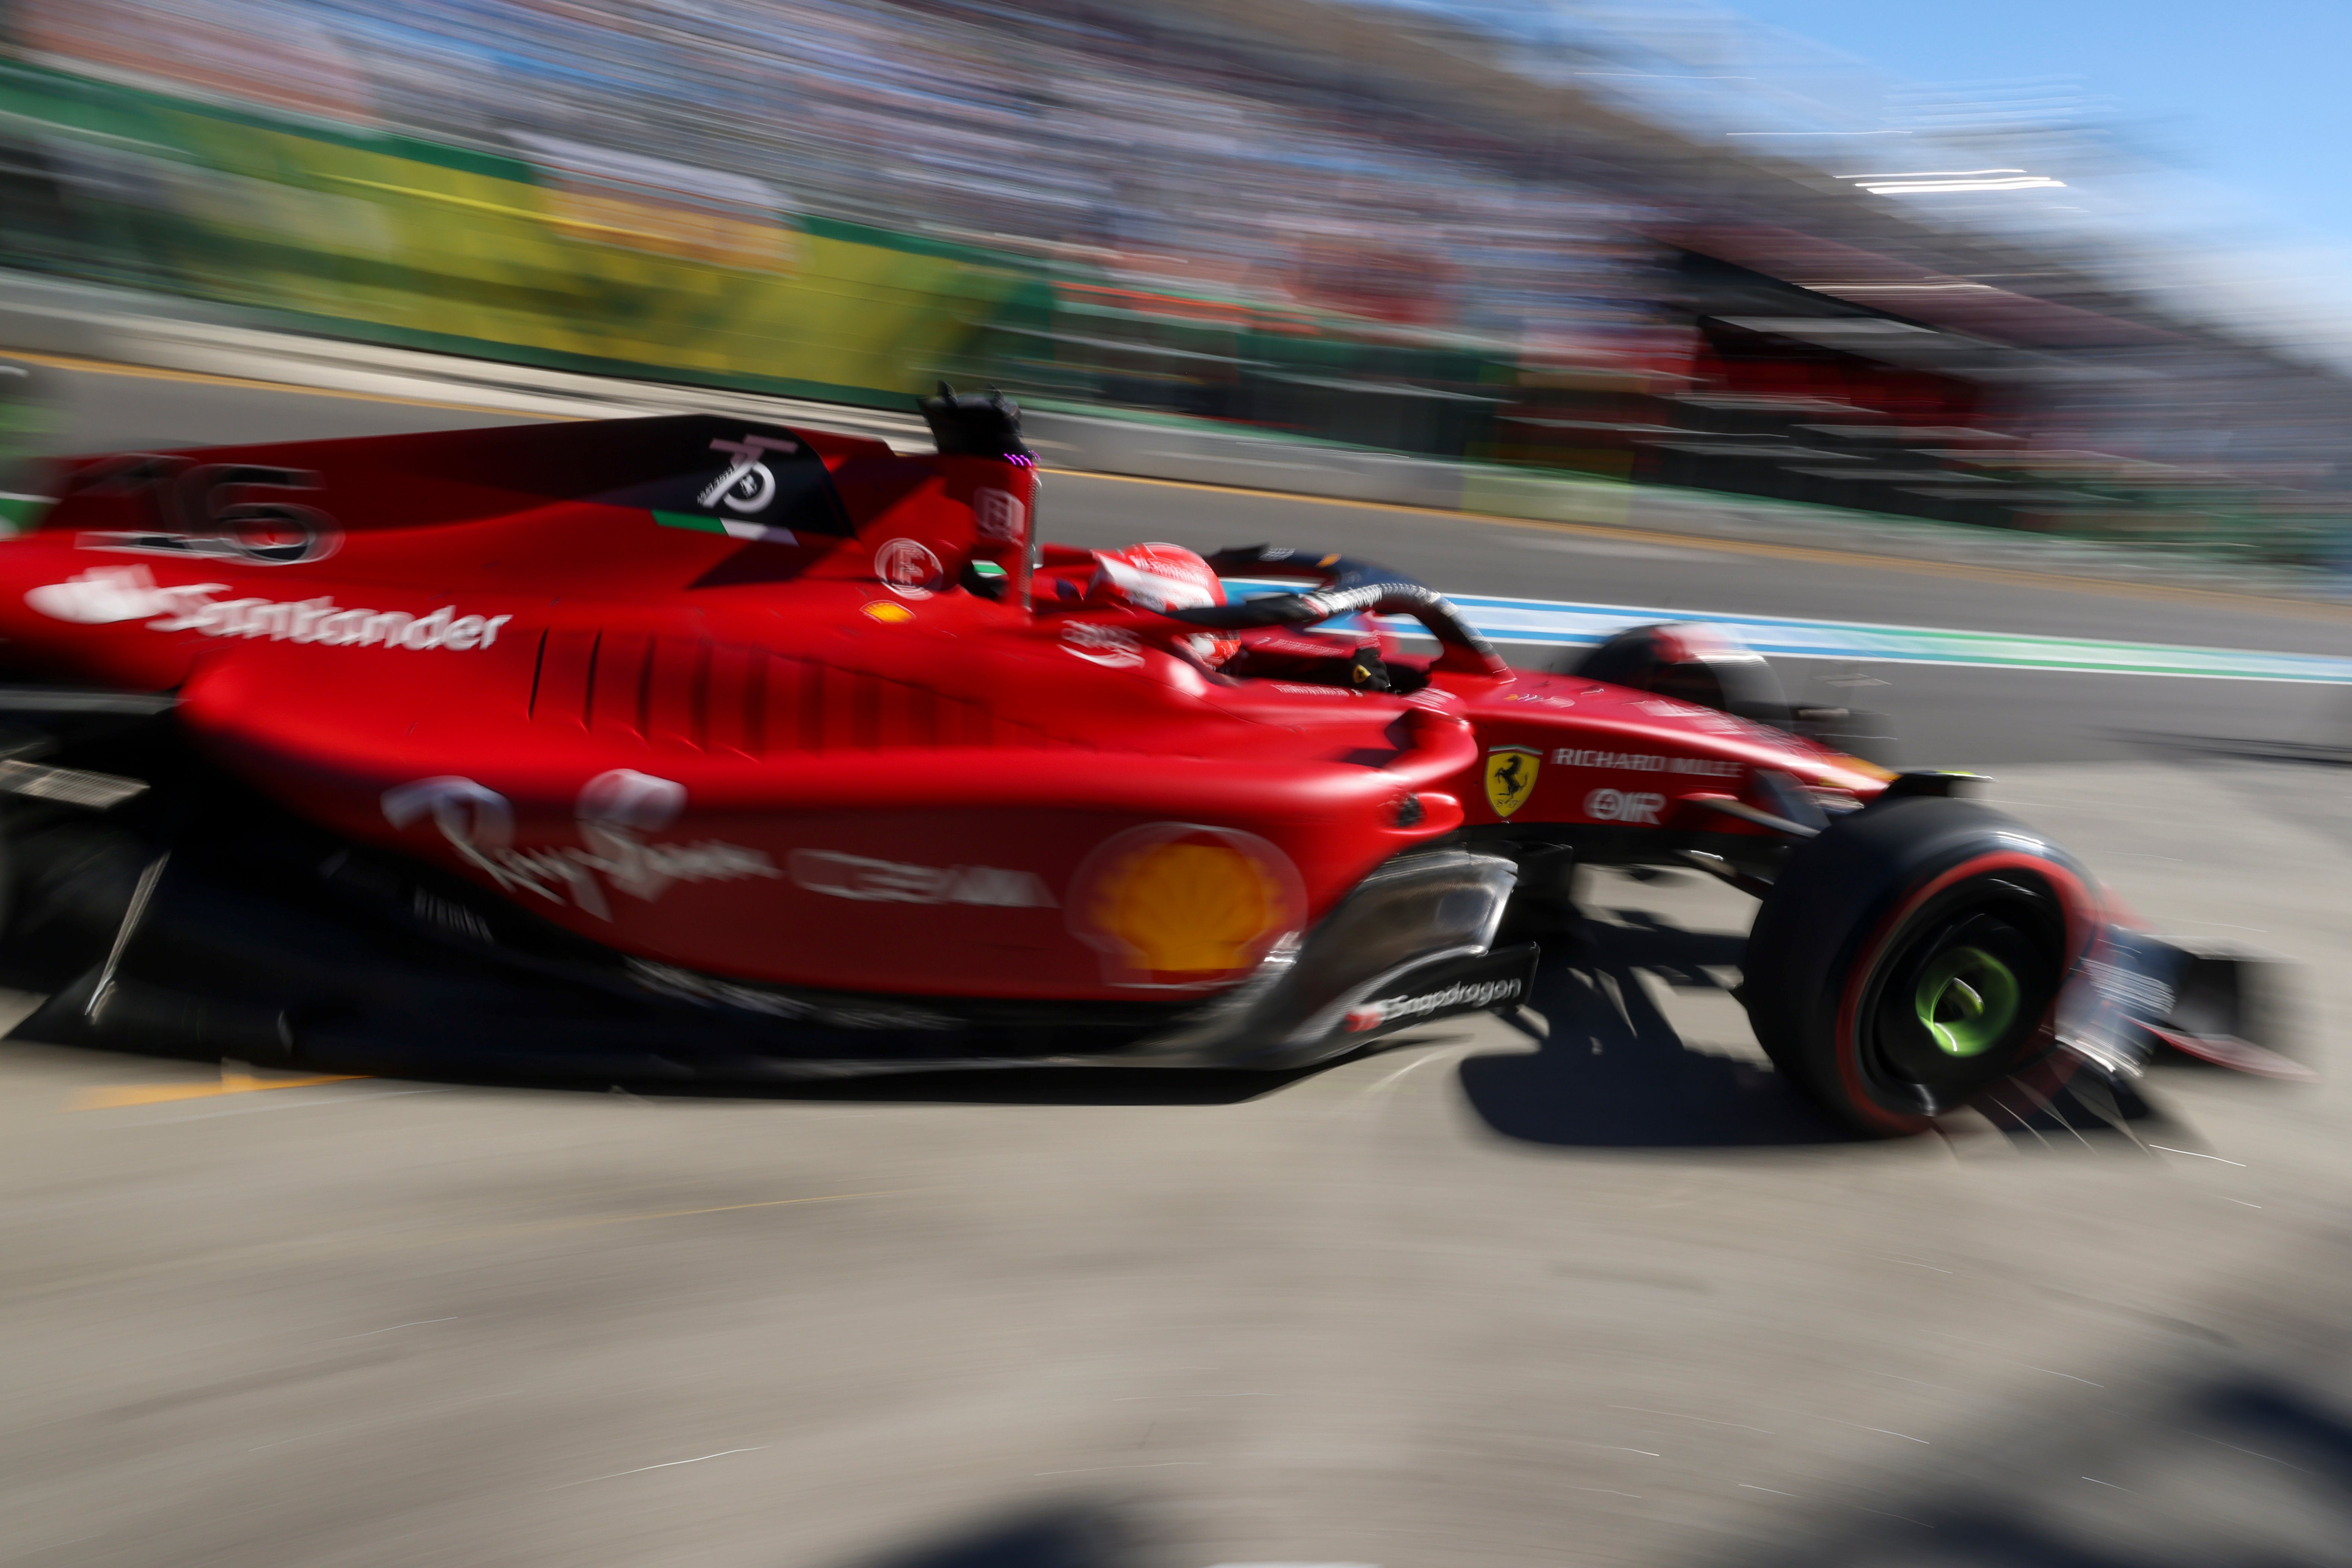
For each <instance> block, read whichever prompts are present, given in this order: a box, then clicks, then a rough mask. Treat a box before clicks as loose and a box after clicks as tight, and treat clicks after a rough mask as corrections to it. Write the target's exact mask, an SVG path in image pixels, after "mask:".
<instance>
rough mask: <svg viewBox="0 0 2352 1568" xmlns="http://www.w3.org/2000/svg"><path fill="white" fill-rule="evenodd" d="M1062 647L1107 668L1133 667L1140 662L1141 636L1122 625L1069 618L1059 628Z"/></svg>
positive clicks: (1089, 661) (1088, 661)
mask: <svg viewBox="0 0 2352 1568" xmlns="http://www.w3.org/2000/svg"><path fill="white" fill-rule="evenodd" d="M1062 647H1063V650H1064V651H1065V652H1067V653H1073V654H1076V656H1077V657H1078V658H1082V659H1085V660H1086V661H1087V663H1088V664H1099V665H1101V666H1102V667H1103V668H1106V669H1133V668H1137V667H1138V666H1139V665H1141V664H1142V663H1143V639H1142V638H1141V637H1137V636H1136V635H1135V634H1134V633H1133V632H1131V631H1129V630H1128V629H1127V628H1126V627H1125V626H1103V625H1100V624H1099V623H1097V622H1094V621H1071V622H1068V623H1066V625H1064V626H1063V627H1062Z"/></svg>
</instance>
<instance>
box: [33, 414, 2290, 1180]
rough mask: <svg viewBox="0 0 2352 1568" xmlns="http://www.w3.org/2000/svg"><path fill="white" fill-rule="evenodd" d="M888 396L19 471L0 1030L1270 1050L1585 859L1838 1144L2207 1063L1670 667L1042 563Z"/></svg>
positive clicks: (814, 1053) (1983, 840) (1337, 1047)
mask: <svg viewBox="0 0 2352 1568" xmlns="http://www.w3.org/2000/svg"><path fill="white" fill-rule="evenodd" d="M924 407H925V412H926V414H927V416H929V420H930V422H931V426H932V429H933V433H934V436H935V437H936V444H937V448H938V450H937V454H936V455H921V456H909V455H904V454H899V453H896V452H894V451H893V450H891V449H890V448H889V447H887V446H886V445H884V444H883V443H881V442H878V441H874V440H868V439H859V438H856V437H845V436H837V435H832V434H827V433H825V432H823V431H816V430H800V429H787V428H783V427H780V426H768V425H761V424H757V423H749V422H745V421H741V420H730V419H722V418H717V417H703V416H685V417H668V418H652V419H631V420H614V421H605V422H598V423H574V424H560V425H545V426H527V427H516V428H500V429H487V430H462V431H453V432H446V433H437V434H425V435H410V436H396V437H381V438H369V439H355V440H341V441H324V442H311V443H303V444H295V445H277V446H253V447H224V448H215V449H207V450H198V451H184V452H175V453H160V454H159V453H141V454H128V455H117V456H112V457H104V458H85V459H75V460H72V461H70V462H68V463H66V464H64V465H62V468H61V471H60V473H59V475H58V486H57V489H56V493H57V495H58V498H59V499H58V502H57V504H56V505H55V506H54V507H53V508H52V509H51V510H49V511H48V512H47V515H46V516H45V517H44V518H43V519H42V520H41V521H39V523H38V525H37V527H34V528H33V529H31V530H30V531H26V532H25V533H23V534H22V535H20V536H19V537H17V538H16V539H14V540H12V541H10V542H6V543H5V544H0V637H5V643H0V659H5V669H6V672H7V674H8V676H9V678H10V679H13V680H14V681H15V682H16V684H14V685H12V686H8V687H6V688H5V689H0V726H5V729H0V799H5V802H6V809H5V820H4V823H0V825H5V836H6V844H7V852H8V859H9V874H8V877H7V885H8V889H9V892H10V900H11V910H10V914H9V920H8V925H7V933H6V938H5V943H0V966H5V968H7V969H8V970H9V971H10V972H11V973H13V974H15V975H16V981H17V984H28V985H35V986H37V987H38V988H39V989H41V990H44V991H47V992H49V993H50V995H49V999H48V1001H47V1003H46V1005H44V1007H43V1009H42V1011H41V1013H39V1014H38V1015H37V1016H35V1018H34V1019H32V1020H31V1021H30V1023H29V1024H28V1025H27V1026H25V1029H24V1032H26V1033H28V1034H30V1035H31V1036H32V1037H37V1038H45V1039H52V1040H68V1041H69V1040H89V1041H98V1042H107V1041H120V1042H123V1043H126V1044H131V1045H136V1046H140V1047H144V1048H157V1047H163V1048H173V1049H180V1050H184V1051H189V1052H203V1053H211V1054H217V1055H222V1056H228V1057H235V1058H240V1059H246V1060H255V1061H268V1062H278V1063H288V1064H304V1065H308V1066H310V1067H314V1068H322V1069H330V1070H342V1071H354V1072H378V1073H392V1074H403V1075H408V1076H418V1075H431V1074H450V1073H463V1072H467V1071H471V1070H494V1071H498V1072H502V1073H521V1074H562V1075H581V1074H593V1075H596V1076H599V1077H604V1078H609V1079H632V1080H644V1079H662V1078H675V1079H706V1078H707V1079H761V1078H779V1077H782V1078H790V1077H795V1076H799V1077H806V1076H819V1075H828V1074H842V1073H852V1072H871V1071H885V1070H903V1069H908V1068H949V1067H971V1066H981V1065H991V1066H1004V1065H1027V1066H1034V1065H1039V1064H1068V1063H1088V1064H1124V1065H1133V1066H1150V1067H1192V1066H1219V1067H1227V1068H1268V1069H1287V1068H1299V1067H1303V1066H1306V1065H1309V1064H1313V1063H1317V1062H1319V1061H1324V1060H1328V1059H1331V1058H1338V1057H1340V1056H1343V1055H1346V1054H1348V1053H1351V1052H1355V1051H1358V1050H1360V1049H1362V1048H1364V1047H1367V1046H1368V1045H1370V1044H1371V1043H1372V1042H1375V1041H1377V1040H1379V1039H1381V1038H1382V1037H1385V1036H1388V1035H1391V1034H1393V1033H1394V1032H1396V1031H1398V1030H1400V1029H1403V1028H1407V1027H1410V1026H1414V1025H1418V1024H1422V1023H1424V1022H1427V1021H1429V1020H1432V1019H1435V1018H1440V1017H1444V1016H1449V1015H1453V1014H1459V1013H1467V1012H1475V1011H1482V1010H1483V1011H1493V1012H1499V1013H1501V1014H1503V1015H1505V1016H1507V1017H1513V1018H1516V1019H1518V1020H1520V1021H1522V1022H1525V1023H1527V1024H1528V1025H1529V1026H1530V1027H1535V1026H1537V1025H1538V1023H1539V1021H1538V1020H1536V1019H1535V1018H1534V1017H1533V1016H1532V1015H1530V1014H1529V1013H1528V1011H1527V1004H1528V1000H1529V995H1530V986H1531V984H1532V983H1533V975H1534V972H1535V965H1536V959H1537V948H1536V946H1535V944H1534V943H1532V942H1526V941H1517V940H1511V936H1512V933H1515V932H1520V933H1523V932H1526V931H1543V930H1546V929H1553V930H1557V929H1559V921H1557V920H1555V921H1552V922H1551V925H1550V926H1549V928H1547V926H1546V923H1545V921H1543V920H1542V919H1539V918H1536V917H1537V916H1540V915H1541V914H1542V913H1543V910H1544V909H1545V907H1546V906H1547V905H1549V906H1550V907H1551V908H1552V910H1553V912H1554V913H1555V914H1557V913H1558V906H1559V903H1560V901H1561V900H1562V898H1563V897H1564V889H1566V888H1567V886H1568V884H1567V880H1566V872H1567V871H1568V869H1569V868H1570V867H1571V866H1573V865H1574V864H1576V863H1579V862H1582V863H1592V864H1630V863H1657V864H1667V865H1676V866H1681V867H1684V868H1691V867H1697V868H1704V869H1706V870H1708V871H1710V872H1712V873H1714V874H1715V875H1717V876H1719V877H1721V878H1722V879H1725V880H1726V881H1727V882H1729V883H1731V884H1732V885H1734V886H1736V887H1738V888H1740V889H1745V890H1746V891H1748V892H1750V893H1752V894H1754V895H1756V896H1757V897H1758V898H1759V899H1760V900H1761V908H1760V912H1759V916H1758V918H1757V921H1756V924H1755V929H1754V931H1753V935H1752V937H1751V940H1750V942H1749V947H1748V963H1747V966H1746V980H1745V984H1744V986H1743V988H1742V990H1741V991H1740V993H1739V994H1740V995H1741V997H1742V999H1743V1001H1744V1002H1745V1005H1746V1006H1747V1008H1748V1013H1749V1016H1751V1018H1752V1019H1753V1020H1754V1025H1755V1029H1756V1033H1757V1035H1758V1037H1759V1039H1760V1041H1761V1042H1762V1044H1763V1046H1764V1047H1765V1048H1766V1049H1767V1050H1768V1051H1769V1053H1770V1055H1771V1058H1772V1059H1773V1060H1774V1061H1775V1062H1776V1063H1777V1064H1779V1066H1780V1069H1781V1070H1782V1071H1784V1072H1785V1073H1786V1074H1787V1076H1788V1077H1789V1079H1790V1080H1791V1081H1792V1082H1793V1083H1794V1084H1795V1085H1796V1086H1798V1087H1799V1088H1800V1089H1802V1090H1804V1091H1805V1092H1807V1093H1809V1094H1811V1095H1812V1096H1814V1097H1815V1098H1817V1099H1819V1100H1822V1102H1824V1103H1825V1104H1827V1105H1828V1106H1830V1107H1832V1109H1833V1110H1836V1111H1837V1112H1839V1113H1840V1114H1841V1115H1843V1116H1844V1117H1846V1118H1848V1119H1850V1120H1851V1121H1853V1122H1855V1123H1857V1124H1859V1125H1860V1126H1862V1127H1864V1128H1866V1129H1868V1130H1871V1131H1877V1132H1883V1133H1897V1132H1903V1131H1912V1130H1916V1129H1919V1128H1921V1127H1924V1126H1925V1125H1927V1122H1928V1121H1929V1119H1931V1118H1933V1117H1934V1116H1936V1115H1937V1114H1938V1113H1939V1112H1941V1111H1943V1110H1946V1109H1948V1108H1950V1107H1953V1106H1957V1105H1959V1104H1961V1103H1964V1102H1966V1101H1968V1100H1970V1099H1971V1098H1972V1097H1975V1096H1978V1095H1980V1094H1982V1093H1984V1092H1985V1091H1987V1090H1988V1089H1991V1088H1993V1087H1995V1086H1999V1085H2001V1084H2004V1083H2007V1082H2009V1081H2011V1080H2015V1079H2020V1078H2021V1076H2025V1077H2030V1076H2031V1075H2034V1074H2039V1073H2045V1072H2049V1071H2052V1070H2054V1068H2055V1066H2056V1065H2060V1064H2065V1063H2071V1062H2076V1061H2080V1060H2084V1059H2089V1060H2093V1061H2095V1062H2097V1063H2099V1064H2100V1065H2101V1066H2103V1067H2105V1068H2109V1069H2110V1070H2127V1069H2128V1068H2129V1067H2130V1066H2131V1064H2132V1062H2133V1061H2134V1060H2135V1059H2136V1058H2137V1055H2138V1054H2140V1053H2141V1052H2143V1051H2144V1050H2146V1049H2147V1048H2148V1047H2150V1046H2151V1044H2152V1043H2153V1042H2154V1041H2155V1040H2156V1039H2158V1038H2159V1037H2161V1036H2160V1034H2159V1032H2162V1033H2163V1034H2168V1035H2170V1036H2171V1037H2175V1038H2176V1040H2177V1041H2188V1042H2189V1043H2190V1044H2191V1045H2193V1046H2196V1047H2200V1048H2204V1049H2207V1050H2208V1051H2209V1052H2226V1051H2227V1050H2229V1049H2231V1048H2233V1047H2234V1045H2235V1044H2236V1042H2234V1041H2233V1040H2231V1037H2232V1036H2233V1035H2234V1034H2235V1033H2236V1032H2237V1030H2236V1026H2235V1025H2234V1024H2233V1022H2232V1021H2231V1018H2229V1017H2228V1016H2223V1014H2224V1013H2226V1011H2227V1009H2226V1008H2223V1009H2221V1012H2216V1011H2215V1005H2216V998H2219V1000H2220V1001H2221V1002H2226V1001H2227V1000H2228V996H2227V993H2228V991H2229V987H2228V985H2227V984H2211V983H2209V982H2210V976H2208V981H2207V982H2200V983H2198V984H2184V983H2186V982H2188V981H2189V980H2191V979H2193V978H2194V976H2193V975H2192V974H2191V973H2190V970H2191V968H2192V967H2193V966H2192V965H2191V964H2190V962H2189V960H2188V959H2187V958H2186V957H2185V956H2184V955H2181V954H2179V953H2178V952H2175V951H2174V950H2171V949H2168V948H2166V947H2164V946H2162V944H2159V943H2156V942H2152V941H2151V940H2150V939H2147V938H2145V937H2142V936H2138V935H2137V934H2135V933H2133V932H2131V931H2128V930H2127V929H2126V928H2125V927H2124V926H2122V925H2121V924H2119V923H2118V922H2117V921H2116V919H2115V918H2114V917H2113V915H2112V914H2111V912H2110V911H2109V910H2108V908H2107V906H2106V905H2105V902H2104V901H2103V900H2102V898H2101V895H2100V893H2099V891H2098V890H2097V888H2096V886H2095V884H2094V882H2093V880H2092V879H2091V878H2090V877H2089V876H2088V875H2087V874H2086V873H2085V871H2084V869H2083V868H2082V867H2081V866H2079V865H2077V864H2076V863H2075V862H2074V860H2073V859H2072V858H2069V857H2068V856H2067V855H2066V854H2065V853H2064V852H2063V851H2062V850H2060V849H2059V848H2057V847H2053V846H2052V845H2050V844H2049V843H2047V842H2045V841H2044V840H2043V839H2042V837H2040V836H2038V835H2036V834H2034V833H2032V832H2030V831H2028V830H2027V829H2026V828H2024V827H2022V826H2020V825H2018V824H2017V823H2015V822H2012V821H2010V820H2008V819H2006V818H2004V817H2002V816H2000V815H1998V814H1996V813H1994V812H1993V811H1991V810H1989V809H1987V808H1986V807H1984V806H1982V805H1978V804H1975V803H1973V802H1970V801H1967V800H1963V799H1959V798H1954V797H1953V795H1952V790H1951V784H1952V781H1951V779H1950V778H1948V776H1944V775H1934V774H1909V775H1895V774H1890V773H1886V772H1885V771H1884V770H1882V769H1880V768H1877V767H1874V766H1873V765H1871V764H1869V763H1864V762H1862V761H1859V760H1857V759H1854V758H1852V757H1848V756H1843V755H1840V754H1837V753H1836V752H1832V751H1830V750H1828V749H1826V748H1825V747H1824V746H1822V745H1821V744H1818V743H1815V742H1812V741H1810V740H1807V739H1804V738H1802V737H1801V736H1800V735H1799V734H1797V733H1795V732H1792V730H1791V729H1790V726H1789V715H1788V714H1787V713H1786V712H1785V711H1784V710H1780V709H1778V708H1776V707H1775V705H1774V700H1773V699H1772V698H1771V697H1770V695H1769V692H1767V691H1765V690H1764V689H1763V688H1762V687H1761V686H1759V673H1760V670H1761V667H1760V665H1758V664H1756V663H1755V661H1753V660H1752V659H1743V658H1741V657H1740V656H1739V654H1738V651H1737V650H1736V649H1731V648H1727V647H1721V646H1717V645H1716V644H1713V643H1710V642H1709V641H1708V639H1707V637H1706V634H1705V633H1704V632H1703V630H1697V629H1693V628H1648V629H1644V630H1641V631H1637V632H1634V633H1631V634H1628V635H1627V636H1625V637H1620V638H1619V639H1617V640H1616V641H1615V642H1613V643H1612V644H1609V645H1607V646H1605V647H1602V648H1601V649H1600V650H1599V651H1598V652H1597V653H1596V654H1594V655H1592V656H1591V658H1589V659H1588V660H1587V661H1586V662H1585V665H1584V666H1583V667H1582V668H1578V669H1575V670H1573V671H1569V672H1542V671H1536V670H1528V669H1515V668H1511V667H1510V666H1508V665H1507V664H1506V663H1505V662H1504V661H1503V660H1502V659H1501V658H1499V657H1497V655H1496V651H1495V649H1494V648H1493V647H1490V646H1489V645H1488V643H1487V642H1486V639H1485V638H1484V637H1481V636H1480V635H1479V633H1478V632H1477V631H1476V630H1475V629H1474V628H1473V627H1472V626H1469V625H1467V624H1466V623H1465V621H1464V619H1463V618H1462V617H1461V616H1459V615H1458V614H1456V613H1455V611H1454V608H1453V607H1452V606H1451V605H1448V603H1447V602H1446V601H1445V600H1444V598H1443V597H1442V596H1440V595H1438V594H1436V593H1435V592H1433V591H1432V590H1431V589H1430V588H1428V587H1427V586H1425V585H1423V584H1420V583H1418V582H1415V581H1412V579H1409V578H1407V577H1404V576H1401V575H1399V574H1394V573H1391V572H1386V571H1382V570H1381V569H1380V568H1378V567H1374V566H1371V565H1369V564H1367V563H1360V562H1357V561H1354V560H1351V559H1349V558H1347V557H1344V556H1341V555H1336V554H1325V553H1320V552H1297V551H1290V550H1285V549H1280V548H1269V547H1254V548H1249V549H1243V550H1236V551H1228V552H1224V553H1223V554H1222V555H1220V556H1218V557H1216V558H1213V559H1203V558H1202V557H1200V556H1197V555H1193V554H1192V553H1191V552H1187V551H1182V550H1178V549H1174V548H1172V547H1166V546H1139V547H1138V548H1136V549H1133V550H1128V551H1112V552H1094V551H1084V550H1075V549H1066V548H1059V547H1055V546H1051V545H1046V544H1044V543H1041V542H1040V541H1039V538H1038V535H1037V531H1036V521H1037V504H1038V479H1037V471H1036V468H1035V466H1034V460H1033V458H1032V457H1031V455H1030V453H1029V452H1028V450H1027V449H1026V448H1025V447H1024V445H1023V443H1022V441H1021V439H1020V436H1019V425H1018V419H1017V415H1016V413H1015V411H1014V410H1013V408H1012V407H1011V405H1007V404H1005V403H1003V401H1002V400H1000V399H997V398H994V397H993V396H989V397H979V396H970V395H967V396H962V397H958V396H956V395H952V394H950V393H947V392H946V390H945V389H944V388H943V389H942V395H941V396H940V397H938V398H935V399H931V400H928V401H927V402H926V403H925V405H924ZM1237 581H1238V582H1244V583H1249V584H1255V588H1254V589H1253V590H1250V591H1247V592H1244V591H1243V590H1240V589H1234V588H1229V586H1228V584H1231V583H1234V582H1237ZM1401 623H1402V624H1404V625H1406V626H1417V632H1418V634H1419V635H1418V636H1417V637H1412V638H1410V639H1408V638H1405V637H1402V636H1401V634H1400V633H1399V632H1398V631H1397V630H1396V629H1395V628H1396V627H1397V626H1399V625H1400V624H1401ZM1414 648H1419V649H1421V650H1423V651H1420V652H1418V653H1416V652H1414V651H1412V650H1413V649H1414ZM1431 650H1433V651H1431ZM2209 967H2210V966H2209ZM2226 978H2227V977H2226V975H2225V976H2223V979H2224V980H2226ZM2200 998H2202V1000H2201V1001H2200ZM2192 1004H2194V1005H2192ZM2199 1005H2201V1006H2203V1007H2204V1009H2205V1011H2204V1013H2203V1014H2200V1015H2198V1016H2193V1017H2192V1016H2189V1015H2190V1014H2192V1013H2195V1011H2196V1006H2199ZM2247 1048H2249V1049H2251V1048H2252V1047H2247Z"/></svg>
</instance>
